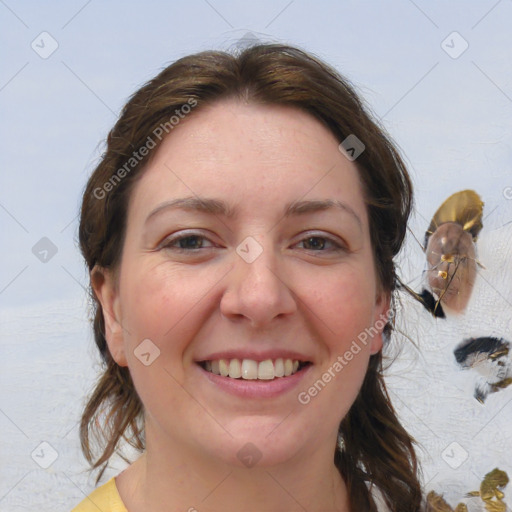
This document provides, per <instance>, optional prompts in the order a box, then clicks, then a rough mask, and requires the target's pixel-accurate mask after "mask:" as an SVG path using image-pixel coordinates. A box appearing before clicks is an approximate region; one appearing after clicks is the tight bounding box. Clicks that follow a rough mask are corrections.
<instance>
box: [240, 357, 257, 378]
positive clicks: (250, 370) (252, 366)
mask: <svg viewBox="0 0 512 512" xmlns="http://www.w3.org/2000/svg"><path fill="white" fill-rule="evenodd" d="M257 378H258V363H257V362H256V361H253V360H252V359H244V360H243V361H242V379H247V380H253V379H257Z"/></svg>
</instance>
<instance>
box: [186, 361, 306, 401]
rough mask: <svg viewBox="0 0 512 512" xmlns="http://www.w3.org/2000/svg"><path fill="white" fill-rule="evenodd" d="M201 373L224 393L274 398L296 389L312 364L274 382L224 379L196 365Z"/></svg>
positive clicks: (243, 396) (245, 396)
mask: <svg viewBox="0 0 512 512" xmlns="http://www.w3.org/2000/svg"><path fill="white" fill-rule="evenodd" d="M196 366H197V368H198V369H199V371H200V372H201V373H202V374H203V375H204V376H205V377H206V378H207V379H208V380H209V381H210V382H212V383H213V384H215V385H216V386H218V387H219V388H220V389H221V390H222V391H225V392H227V393H231V394H232V395H236V396H239V397H242V398H273V397H276V396H280V395H284V394H285V393H287V392H288V391H290V390H292V389H293V388H294V387H296V386H297V385H298V384H299V382H300V381H301V380H302V378H303V377H304V376H305V375H306V374H307V373H308V372H309V370H310V369H311V367H312V366H313V365H312V364H309V365H308V366H306V367H304V368H303V369H302V370H300V371H298V372H297V373H294V374H293V375H290V376H289V377H276V378H275V379H272V380H267V381H265V380H246V379H232V378H231V377H223V376H222V375H217V374H215V373H211V372H208V371H206V370H205V369H204V368H202V367H201V366H200V365H196Z"/></svg>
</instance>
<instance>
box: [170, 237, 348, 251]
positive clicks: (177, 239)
mask: <svg viewBox="0 0 512 512" xmlns="http://www.w3.org/2000/svg"><path fill="white" fill-rule="evenodd" d="M190 238H197V239H202V240H208V241H210V240H209V239H208V238H207V237H205V236H203V235H200V234H196V233H190V234H187V235H181V236H177V237H174V238H168V239H166V240H165V241H164V243H163V244H162V245H161V248H162V249H169V250H171V251H177V252H197V251H200V250H202V249H203V248H195V249H185V248H183V247H173V244H176V243H178V242H181V241H182V240H187V239H190ZM311 239H313V240H325V241H326V242H327V243H331V244H332V245H333V246H334V248H333V249H332V250H331V251H328V250H319V251H316V250H313V249H305V250H307V251H312V252H332V251H336V252H337V251H345V252H346V251H347V249H346V248H345V247H343V246H342V245H340V244H339V243H338V242H336V241H335V240H333V239H332V238H330V237H327V236H320V235H314V234H313V235H309V236H307V237H305V238H303V239H301V240H300V241H299V242H298V243H301V242H304V241H306V240H311ZM210 242H211V241H210ZM212 243H213V242H212ZM210 248H211V247H206V248H205V249H210ZM203 250H204V249H203Z"/></svg>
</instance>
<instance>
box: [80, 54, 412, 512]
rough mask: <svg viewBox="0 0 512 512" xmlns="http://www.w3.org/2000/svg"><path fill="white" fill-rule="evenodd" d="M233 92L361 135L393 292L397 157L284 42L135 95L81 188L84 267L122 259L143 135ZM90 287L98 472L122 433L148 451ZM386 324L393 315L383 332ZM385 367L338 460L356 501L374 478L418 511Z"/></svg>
mask: <svg viewBox="0 0 512 512" xmlns="http://www.w3.org/2000/svg"><path fill="white" fill-rule="evenodd" d="M233 97H234V98H240V99H242V100H244V101H247V102H252V103H256V104H265V105H287V106H291V107H295V108H298V109H301V110H303V111H305V112H307V113H309V114H310V115H311V116H313V117H314V118H316V119H317V120H319V121H321V122H322V123H323V124H324V125H325V126H326V127H327V128H328V129H329V130H330V131H331V132H332V133H333V134H334V135H335V136H336V138H337V139H338V140H339V141H340V142H342V141H344V140H345V138H346V137H348V136H349V135H351V134H353V135H356V136H357V138H358V139H359V140H360V141H362V143H363V144H364V146H365V150H364V151H363V153H362V154H361V155H360V156H359V157H358V158H357V160H356V161H355V162H354V163H355V164H356V166H357V168H358V171H359V176H360V180H361V183H362V186H363V191H364V198H365V202H366V206H367V211H368V216H369V225H370V235H371V242H372V250H373V256H374V262H375V269H376V273H377V277H378V281H379V283H380V285H381V287H382V289H383V290H385V291H388V292H390V294H391V293H392V292H394V290H395V289H396V286H397V284H396V283H397V276H396V273H395V265H394V257H395V256H396V255H397V253H398V252H399V250H400V249H401V246H402V243H403V240H404V237H405V234H406V226H407V221H408V218H409V214H410V211H411V207H412V185H411V181H410V178H409V175H408V173H407V170H406V167H405V165H404V162H403V160H402V158H401V157H400V154H399V152H398V150H397V149H396V148H395V146H394V144H393V143H392V142H391V140H390V138H389V136H387V135H386V134H385V132H384V130H383V129H382V128H381V127H379V126H378V124H377V123H376V122H375V121H374V120H373V119H372V117H371V115H370V114H369V110H368V109H367V108H366V106H365V105H364V104H363V103H362V101H361V100H360V99H359V97H358V96H357V94H356V93H355V91H354V88H353V87H352V86H351V85H350V84H349V83H348V82H347V80H346V79H344V78H343V77H342V76H340V74H339V73H337V72H336V71H335V70H334V69H333V68H331V67H329V66H328V65H327V64H325V63H324V62H322V61H321V60H320V59H318V58H317V57H315V56H313V55H311V54H309V53H307V52H305V51H303V50H300V49H298V48H295V47H291V46H286V45H280V44H259V45H255V46H251V47H249V48H245V49H243V50H240V51H237V52H234V53H227V52H221V51H204V52H200V53H197V54H194V55H190V56H186V57H183V58H181V59H179V60H177V61H176V62H174V63H173V64H171V65H169V66H168V67H166V68H165V69H163V71H161V72H160V73H159V74H158V75H157V76H156V77H155V78H153V79H152V80H150V81H149V82H148V83H146V84H145V85H144V86H143V87H142V88H140V89H139V90H138V91H137V92H136V93H135V94H133V95H132V96H131V97H130V99H129V101H128V102H127V104H126V105H125V107H124V108H123V110H122V112H121V114H120V116H119V119H118V121H117V122H116V124H115V126H114V127H113V129H112V130H111V131H110V133H109V134H108V137H107V145H106V150H105V152H104V154H103V155H102V158H101V161H100V163H99V164H98V166H97V167H96V169H95V170H94V172H93V173H92V176H91V177H90V179H89V181H88V183H87V185H86V189H85V191H84V194H83V202H82V206H81V218H80V227H79V242H80V247H81V251H82V254H83V256H84V258H85V261H86V263H87V266H88V268H89V270H90V271H91V270H92V269H93V267H94V266H95V265H99V266H101V267H104V268H110V269H112V270H116V269H117V268H118V266H119V262H120V257H121V250H122V247H123V241H124V236H125V230H126V218H127V212H128V204H129V200H130V193H131V190H132V189H133V185H134V184H135V183H136V181H137V179H138V178H140V176H141V175H142V173H143V172H144V168H145V167H146V164H147V163H148V160H149V158H150V155H145V156H143V157H141V156H140V155H141V153H142V152H141V151H139V149H140V148H142V147H143V146H145V145H147V144H148V140H149V139H148V137H151V140H152V143H153V144H154V145H155V146H158V145H159V144H160V142H161V140H163V139H164V138H165V137H161V138H159V137H156V136H155V134H160V132H162V127H166V129H165V131H166V132H168V133H170V130H171V129H172V121H170V120H171V118H172V116H174V115H175V114H177V113H179V111H182V110H181V109H182V108H183V106H184V105H187V104H189V105H192V104H193V105H194V111H193V112H192V113H191V114H190V115H194V112H196V111H199V110H200V109H201V106H203V105H208V104H211V103H212V102H214V101H217V100H221V99H227V98H233ZM159 130H160V131H159ZM162 133H163V132H162ZM152 134H153V135H152ZM135 152H138V153H137V155H138V157H137V159H135V158H134V153H135ZM127 162H130V165H129V166H127V165H126V164H127ZM132 164H133V165H132ZM122 169H124V172H123V171H122ZM120 175H122V178H123V179H122V180H121V179H119V177H120ZM107 183H109V184H110V186H108V187H107V186H106V184H107ZM91 296H92V301H93V308H94V337H95V342H96V345H97V347H98V349H99V352H100V354H101V357H102V360H103V362H104V368H103V374H102V375H101V376H100V378H99V380H98V382H97V384H96V387H95V389H94V391H93V392H92V395H91V396H90V397H89V400H88V402H87V404H86V406H85V409H84V411H83V414H82V419H81V426H80V440H81V445H82V451H83V453H84V455H85V457H86V459H87V460H88V461H89V463H90V464H91V466H92V469H98V468H101V473H100V474H99V476H98V479H97V481H99V479H100V478H101V475H102V474H103V471H104V470H105V468H106V466H107V464H108V461H109V459H110V457H111V456H112V455H113V454H114V453H116V452H117V451H118V448H119V443H120V441H122V440H125V441H126V442H128V443H129V444H130V445H131V446H133V447H134V448H136V449H137V450H143V449H144V446H145V439H144V429H143V426H142V425H143V414H144V412H143V405H142V403H141V400H140V398H139V396H138V395H137V392H136V390H135V387H134V385H133V382H132V379H131V376H130V373H129V371H128V368H125V367H120V366H118V365H117V364H116V363H115V361H114V360H113V358H112V356H111V354H110V352H109V350H108V347H107V342H106V339H105V323H104V318H103V313H102V309H101V307H100V306H99V303H98V300H97V298H96V297H95V295H94V293H93V292H92V289H91ZM391 330H392V325H391V323H389V322H388V324H387V325H386V327H385V329H384V334H385V339H386V340H387V339H388V337H389V334H390V332H391ZM382 370H383V368H382V353H381V352H379V353H377V354H375V355H373V356H371V358H370V363H369V367H368V370H367V373H366V376H365V379H364V382H363V385H362V387H361V390H360V392H359V395H358V396H357V398H356V400H355V402H354V404H353V405H352V407H351V409H350V411H349V412H348V414H347V415H346V416H345V418H344V419H343V420H342V422H341V424H340V427H339V438H340V441H342V442H341V443H340V445H339V446H337V447H333V457H334V463H335V465H336V466H337V468H338V469H339V471H340V473H341V475H342V476H343V478H344V479H345V481H346V484H347V487H348V492H349V496H350V503H351V509H352V510H353V511H355V512H356V511H357V512H359V511H363V510H369V511H375V510H377V509H376V504H375V502H374V500H373V497H372V492H371V491H370V489H369V487H370V485H374V486H376V487H377V488H378V489H379V491H380V492H381V494H382V496H383V498H384V501H385V502H386V503H387V505H388V507H389V508H390V510H391V511H392V512H415V511H418V510H420V508H421V501H422V492H421V487H420V484H419V477H418V471H419V469H418V465H417V459H416V455H415V452H414V448H413V444H414V440H413V438H412V437H411V436H410V435H409V434H408V433H407V432H406V430H405V429H404V428H403V427H402V425H401V424H400V422H399V419H398V417H397V415H396V412H395V410H394V409H393V406H392V404H391V400H390V398H389V396H388V394H387V391H386V387H385V384H384V380H383V375H382ZM93 440H95V441H96V447H93Z"/></svg>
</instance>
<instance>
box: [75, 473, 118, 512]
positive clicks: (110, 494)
mask: <svg viewBox="0 0 512 512" xmlns="http://www.w3.org/2000/svg"><path fill="white" fill-rule="evenodd" d="M98 510H101V512H128V511H127V510H126V507H125V506H124V503H123V502H122V500H121V496H119V493H118V492H117V487H116V481H115V478H114V477H112V478H111V479H110V480H109V481H108V482H107V483H106V484H103V485H102V486H101V487H98V488H97V489H96V490H94V491H93V492H92V493H91V494H89V496H88V497H87V498H85V499H84V500H83V501H82V502H80V503H79V504H78V505H77V506H76V507H75V508H74V509H73V510H72V511H71V512H98Z"/></svg>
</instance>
